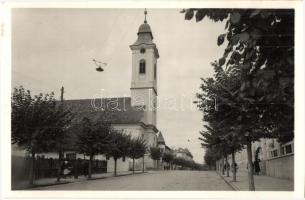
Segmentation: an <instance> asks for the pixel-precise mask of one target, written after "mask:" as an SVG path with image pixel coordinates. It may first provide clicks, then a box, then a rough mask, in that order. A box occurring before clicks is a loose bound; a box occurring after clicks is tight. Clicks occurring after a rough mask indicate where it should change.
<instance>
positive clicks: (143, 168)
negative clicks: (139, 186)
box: [142, 155, 145, 172]
mask: <svg viewBox="0 0 305 200" xmlns="http://www.w3.org/2000/svg"><path fill="white" fill-rule="evenodd" d="M142 162H143V166H142V172H144V171H145V166H144V155H143V160H142Z"/></svg>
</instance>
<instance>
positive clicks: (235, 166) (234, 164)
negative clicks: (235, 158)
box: [231, 163, 238, 173]
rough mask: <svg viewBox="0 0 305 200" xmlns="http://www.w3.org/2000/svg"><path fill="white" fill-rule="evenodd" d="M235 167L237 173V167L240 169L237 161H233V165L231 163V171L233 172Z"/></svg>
mask: <svg viewBox="0 0 305 200" xmlns="http://www.w3.org/2000/svg"><path fill="white" fill-rule="evenodd" d="M234 169H235V173H237V169H238V165H237V163H232V165H231V171H232V173H233V172H234Z"/></svg>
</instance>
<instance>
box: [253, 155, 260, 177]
mask: <svg viewBox="0 0 305 200" xmlns="http://www.w3.org/2000/svg"><path fill="white" fill-rule="evenodd" d="M259 163H260V159H258V158H256V159H255V161H254V172H255V173H254V174H255V175H257V176H258V175H259V173H260V171H261V168H260V165H259Z"/></svg>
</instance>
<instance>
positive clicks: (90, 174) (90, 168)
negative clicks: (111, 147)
mask: <svg viewBox="0 0 305 200" xmlns="http://www.w3.org/2000/svg"><path fill="white" fill-rule="evenodd" d="M92 159H93V155H90V156H89V166H88V179H91V178H92Z"/></svg>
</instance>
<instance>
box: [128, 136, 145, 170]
mask: <svg viewBox="0 0 305 200" xmlns="http://www.w3.org/2000/svg"><path fill="white" fill-rule="evenodd" d="M146 149H147V145H146V141H145V140H144V139H143V138H142V137H137V138H133V139H131V141H130V147H129V152H128V156H129V157H130V158H132V173H134V171H135V159H139V158H141V157H143V156H144V154H145V152H146Z"/></svg>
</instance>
